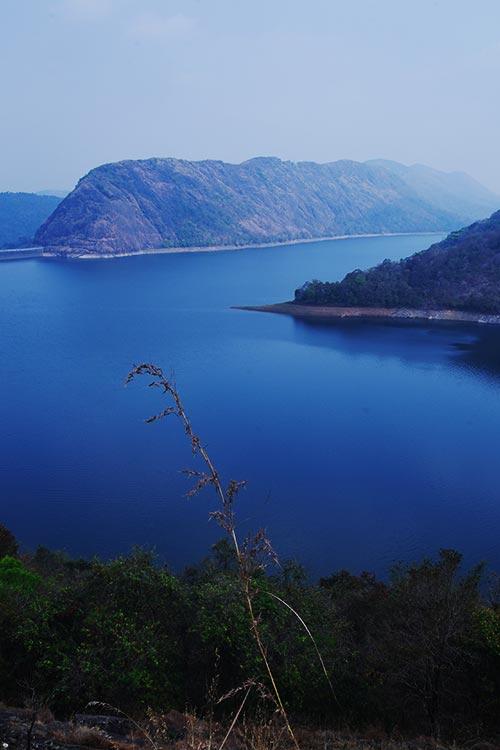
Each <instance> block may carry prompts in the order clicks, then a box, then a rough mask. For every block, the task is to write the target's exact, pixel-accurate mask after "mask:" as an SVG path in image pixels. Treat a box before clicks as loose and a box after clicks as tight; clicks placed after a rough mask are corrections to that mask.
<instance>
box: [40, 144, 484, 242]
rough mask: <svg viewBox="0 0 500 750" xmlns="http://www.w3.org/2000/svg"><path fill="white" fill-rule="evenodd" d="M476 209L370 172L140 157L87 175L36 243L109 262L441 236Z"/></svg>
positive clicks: (386, 173)
mask: <svg viewBox="0 0 500 750" xmlns="http://www.w3.org/2000/svg"><path fill="white" fill-rule="evenodd" d="M433 185H434V183H433ZM481 189H482V188H481ZM482 190H483V189H482ZM437 192H438V193H439V190H438V191H437ZM481 195H482V200H486V199H485V198H484V195H483V193H481ZM487 202H488V201H487V200H486V203H487ZM466 204H467V201H466ZM443 206H445V207H443ZM475 211H479V208H478V206H477V203H474V201H469V203H468V208H467V205H466V207H465V214H467V213H472V217H471V216H469V215H467V216H464V205H463V201H462V204H461V205H460V206H459V208H458V210H455V209H454V208H453V206H450V205H449V202H448V203H447V202H446V201H444V200H443V201H441V203H440V202H439V200H437V199H436V189H434V191H433V194H432V199H426V198H425V197H423V196H422V192H420V193H419V192H417V190H416V189H415V188H414V187H413V186H412V185H410V184H409V183H408V181H407V180H405V179H403V177H401V176H400V175H398V174H397V173H395V172H394V170H391V169H387V168H386V167H385V166H383V165H382V166H381V165H379V164H361V163H358V162H353V161H338V162H332V163H329V164H316V163H314V162H290V161H281V160H280V159H277V158H274V157H269V158H268V157H262V158H255V159H251V160H249V161H246V162H243V163H242V164H227V163H224V162H221V161H209V160H207V161H199V162H191V161H183V160H178V159H147V160H143V161H123V162H118V163H115V164H105V165H102V166H100V167H97V168H96V169H93V170H92V171H91V172H89V173H88V174H87V175H86V176H85V177H83V178H82V179H81V180H80V181H79V183H78V185H77V186H76V188H75V189H74V190H73V191H72V192H71V193H70V194H69V195H68V196H67V197H66V198H65V199H64V200H63V201H62V202H61V203H60V205H59V206H58V207H57V208H56V210H55V211H54V213H53V214H52V215H51V216H50V217H49V218H48V220H47V221H46V222H45V223H44V224H43V226H42V227H41V228H40V229H39V231H38V232H37V234H36V238H35V239H36V242H37V243H38V244H40V245H43V246H44V247H45V248H47V250H48V251H51V252H55V253H61V254H68V255H77V256H78V255H86V254H91V255H93V254H96V255H114V254H124V253H134V252H139V251H142V250H147V249H153V248H168V247H193V246H194V247H197V246H211V245H214V246H220V245H222V246H226V245H227V246H229V245H237V246H238V245H251V244H259V243H274V242H287V241H290V240H297V239H311V238H315V237H328V236H335V235H344V234H371V233H386V232H387V233H389V232H412V231H433V230H449V229H454V228H456V227H458V226H461V225H462V224H463V223H465V221H469V220H470V219H471V218H481V216H482V215H485V214H486V213H487V212H486V211H485V212H484V214H483V213H480V214H479V215H477V216H476V215H474V212H475Z"/></svg>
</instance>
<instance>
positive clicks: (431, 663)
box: [0, 542, 500, 733]
mask: <svg viewBox="0 0 500 750" xmlns="http://www.w3.org/2000/svg"><path fill="white" fill-rule="evenodd" d="M460 564H461V560H460V555H458V554H457V553H455V552H453V551H446V550H445V551H442V552H441V554H440V557H439V558H438V559H437V560H434V561H432V560H424V561H423V562H422V563H420V564H418V565H410V566H399V567H397V568H395V569H394V570H393V572H392V574H391V577H390V579H389V580H388V581H379V580H377V579H376V578H375V577H374V576H373V575H370V574H368V573H363V574H362V575H360V576H354V575H352V574H350V573H348V572H346V571H340V572H337V573H335V574H333V575H332V576H330V577H328V578H324V579H322V580H321V581H320V582H319V584H317V585H316V584H313V583H311V582H310V581H309V580H308V579H307V577H306V575H305V573H304V571H303V570H302V569H301V568H300V566H298V565H296V564H294V563H288V564H285V565H284V566H283V567H282V568H281V569H280V571H279V574H278V575H268V574H265V573H264V572H258V573H255V574H254V576H253V577H252V581H251V588H252V597H253V606H254V609H255V612H256V615H257V617H258V619H259V624H260V631H261V636H262V639H263V641H264V643H265V646H266V649H267V654H268V658H269V661H270V663H271V666H272V669H273V673H274V674H275V676H276V679H277V681H278V683H279V686H280V691H281V693H282V696H283V699H284V701H285V703H286V705H287V708H288V709H289V710H290V712H291V713H292V714H295V715H299V716H301V717H303V718H305V719H309V720H311V719H314V720H315V721H319V720H321V721H325V720H328V721H332V720H335V721H338V722H341V723H350V724H351V725H353V726H355V725H358V726H359V725H363V724H366V723H370V722H376V721H378V722H380V721H383V722H384V724H385V725H386V727H387V728H388V729H390V728H392V727H394V726H398V727H399V728H403V727H406V728H410V729H412V730H415V731H419V732H423V733H428V732H431V731H433V732H439V731H442V732H446V731H447V730H449V729H450V728H456V727H457V726H461V727H462V728H466V727H467V726H473V725H474V724H476V723H481V725H482V726H483V727H485V726H490V727H494V726H495V725H496V722H497V719H498V715H499V708H500V706H499V702H498V695H499V693H500V684H499V683H500V677H499V672H500V669H499V663H500V647H499V644H500V636H499V632H500V629H499V617H498V611H497V610H496V609H495V606H494V605H489V604H488V603H487V602H485V601H484V600H483V599H482V598H481V595H480V579H481V573H482V571H481V568H474V569H473V570H472V571H470V572H468V573H466V574H461V570H460ZM275 596H278V597H280V598H281V599H283V600H284V601H285V602H286V603H287V604H288V605H289V606H284V605H283V604H282V603H281V602H280V601H278V600H277V599H276V598H275ZM290 607H291V608H293V609H294V610H296V612H297V613H299V614H300V617H302V618H303V620H304V621H305V622H306V623H307V626H308V627H309V628H310V631H311V632H312V634H313V636H314V639H315V642H316V645H317V647H318V648H319V650H320V652H321V654H322V657H323V660H324V663H325V665H326V668H327V671H328V674H329V676H330V679H331V682H332V684H333V687H334V691H335V697H333V696H332V694H331V691H330V687H329V685H328V682H327V680H326V679H325V676H324V674H323V672H322V670H321V667H320V665H319V662H318V657H317V653H316V650H315V645H314V644H313V642H312V641H311V639H310V637H309V636H308V634H307V633H306V631H305V630H304V628H303V625H302V623H301V622H300V621H299V619H298V618H297V616H296V615H295V614H294V612H293V611H292V610H291V609H290ZM248 679H252V680H254V681H256V682H258V683H261V684H263V685H267V676H266V671H265V669H264V668H263V664H262V661H261V658H260V656H259V653H258V650H257V648H256V645H255V642H254V639H253V638H252V635H251V631H250V621H249V616H248V611H247V609H246V607H245V604H244V601H243V599H242V596H241V581H240V578H239V575H238V572H237V568H236V566H235V561H234V554H233V553H232V551H231V549H230V548H229V547H228V545H227V544H226V543H225V542H219V543H218V544H217V545H216V546H215V547H214V550H213V554H212V555H211V556H210V557H209V558H208V559H207V560H205V561H203V562H202V563H201V564H200V565H198V566H196V567H193V568H190V569H189V570H187V571H186V572H185V573H184V574H183V575H181V576H174V575H172V574H171V573H170V572H169V571H168V570H167V569H165V568H164V567H162V566H160V565H159V564H158V562H157V561H156V560H155V559H154V558H153V556H152V555H151V554H150V553H148V552H144V551H141V550H135V551H134V552H133V553H132V554H131V555H129V556H126V557H119V558H117V559H115V560H111V561H110V562H101V561H98V560H95V561H93V562H86V561H81V560H71V559H69V558H67V557H65V556H64V555H61V554H59V553H51V552H49V551H48V550H44V549H39V550H37V552H36V553H35V554H34V555H33V556H31V557H29V558H26V559H24V560H23V561H21V560H19V559H16V558H13V557H4V558H3V559H2V560H0V686H1V687H0V700H4V701H6V702H9V703H11V704H16V703H17V704H19V703H21V702H22V700H23V695H24V694H23V690H24V689H25V688H23V687H22V686H23V685H30V686H33V688H34V689H35V690H36V692H37V693H38V694H40V695H43V696H44V699H45V700H46V701H47V702H48V703H49V705H50V706H51V707H52V708H53V709H54V710H55V711H57V712H58V713H59V714H70V713H71V712H73V711H77V710H82V709H83V708H84V706H85V705H86V703H87V702H88V701H91V700H102V701H106V702H108V703H111V704H113V705H116V706H119V707H120V708H121V709H122V710H125V711H127V712H129V713H132V714H135V715H141V714H144V713H145V712H146V710H147V709H148V708H152V709H158V710H166V709H169V708H177V709H179V710H182V709H184V707H185V706H186V705H190V706H193V707H195V708H196V707H197V708H198V709H200V710H203V708H204V707H205V706H206V701H207V690H208V687H209V686H210V685H213V684H216V686H217V696H220V695H223V694H225V693H226V692H229V691H231V690H234V689H235V688H238V687H239V686H241V685H242V684H243V683H244V682H245V681H246V680H248ZM257 702H258V696H257V691H255V693H254V694H253V695H252V697H251V699H250V700H249V702H248V704H247V707H248V708H249V709H252V708H256V704H257ZM233 708H234V706H233V704H232V703H231V701H229V702H228V703H227V706H226V703H223V704H222V705H221V706H220V707H219V708H218V709H217V710H219V711H224V710H228V711H231V710H232V709H233ZM270 710H271V711H272V710H273V708H272V705H270Z"/></svg>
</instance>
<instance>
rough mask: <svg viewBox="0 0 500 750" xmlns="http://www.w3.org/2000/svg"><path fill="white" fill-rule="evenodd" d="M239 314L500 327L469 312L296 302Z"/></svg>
mask: <svg viewBox="0 0 500 750" xmlns="http://www.w3.org/2000/svg"><path fill="white" fill-rule="evenodd" d="M233 309H235V310H251V311H254V312H267V313H278V314H280V315H292V316H293V317H295V318H309V319H314V318H315V319H318V320H347V319H358V320H374V319H376V320H401V321H405V320H415V321H419V320H420V321H434V320H438V321H445V322H446V321H448V322H453V323H480V324H482V325H500V315H488V314H486V313H473V312H465V311H463V310H417V309H411V308H388V307H333V306H326V305H325V306H320V305H297V304H295V302H279V303H277V304H274V305H239V306H234V308H233Z"/></svg>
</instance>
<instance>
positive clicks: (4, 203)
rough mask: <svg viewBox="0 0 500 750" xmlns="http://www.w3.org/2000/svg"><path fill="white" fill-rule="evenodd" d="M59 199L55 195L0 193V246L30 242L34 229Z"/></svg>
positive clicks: (24, 244) (45, 217)
mask: <svg viewBox="0 0 500 750" xmlns="http://www.w3.org/2000/svg"><path fill="white" fill-rule="evenodd" d="M60 201H61V199H60V198H59V197H57V196H55V195H36V194H35V193H0V247H19V246H26V245H29V244H32V243H33V236H34V234H35V232H36V230H37V229H38V228H39V226H40V224H42V222H44V221H45V219H47V217H48V216H50V214H51V213H52V212H53V210H54V209H55V207H56V206H57V205H58V204H59V203H60Z"/></svg>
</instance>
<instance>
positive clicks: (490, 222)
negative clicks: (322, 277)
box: [295, 211, 500, 314]
mask: <svg viewBox="0 0 500 750" xmlns="http://www.w3.org/2000/svg"><path fill="white" fill-rule="evenodd" d="M295 301H296V302H298V303H300V304H311V305H334V306H351V307H384V308H402V307H410V308H422V309H424V310H425V309H427V310H429V309H433V310H441V309H449V310H465V311H471V312H478V313H485V314H498V313H500V211H497V212H496V213H494V214H493V215H492V216H491V217H490V218H489V219H484V220H483V221H478V222H475V223H474V224H472V225H471V226H469V227H466V228H465V229H461V230H460V231H458V232H452V233H451V234H450V235H449V236H448V237H447V238H446V239H445V240H443V241H442V242H438V243H436V244H435V245H432V246H431V247H430V248H429V249H428V250H424V251H423V252H421V253H416V254H415V255H412V256H411V257H410V258H407V259H405V260H401V261H399V263H393V262H391V261H388V260H386V261H384V262H383V263H381V264H380V265H378V266H376V267H375V268H372V269H370V270H368V271H361V270H355V271H352V272H351V273H349V274H348V275H347V276H346V277H345V278H344V279H343V281H340V282H333V283H328V282H326V283H323V282H320V281H313V282H308V283H307V284H305V285H304V286H303V287H302V288H301V289H297V291H296V292H295Z"/></svg>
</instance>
